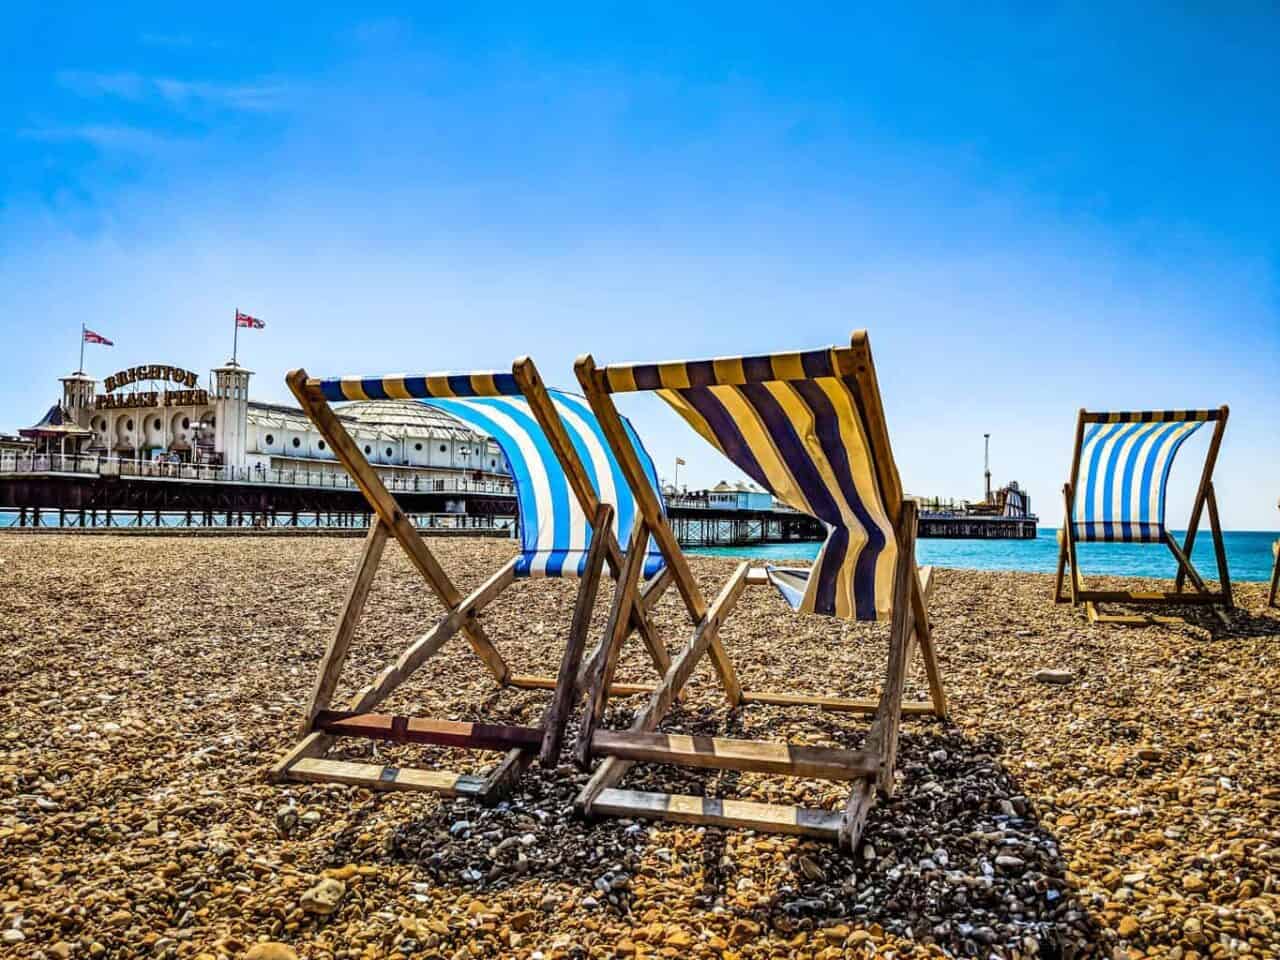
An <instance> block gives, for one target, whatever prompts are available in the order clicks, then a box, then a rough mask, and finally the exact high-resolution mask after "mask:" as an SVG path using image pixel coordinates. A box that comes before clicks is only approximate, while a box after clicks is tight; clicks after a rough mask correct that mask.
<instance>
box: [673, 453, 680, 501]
mask: <svg viewBox="0 0 1280 960" xmlns="http://www.w3.org/2000/svg"><path fill="white" fill-rule="evenodd" d="M673 486H674V487H675V488H676V489H675V492H676V493H679V492H680V458H679V457H676V479H675V483H674V484H673Z"/></svg>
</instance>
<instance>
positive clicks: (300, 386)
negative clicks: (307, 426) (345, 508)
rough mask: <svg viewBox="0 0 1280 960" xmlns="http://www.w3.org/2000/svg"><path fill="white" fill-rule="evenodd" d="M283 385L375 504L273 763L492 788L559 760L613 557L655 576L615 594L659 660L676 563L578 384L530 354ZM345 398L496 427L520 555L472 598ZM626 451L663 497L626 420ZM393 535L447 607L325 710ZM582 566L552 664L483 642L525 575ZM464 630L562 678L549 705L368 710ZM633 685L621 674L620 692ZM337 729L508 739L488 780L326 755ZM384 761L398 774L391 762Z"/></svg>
mask: <svg viewBox="0 0 1280 960" xmlns="http://www.w3.org/2000/svg"><path fill="white" fill-rule="evenodd" d="M288 383H289V386H290V388H291V389H292V390H293V392H294V395H295V396H296V397H297V398H298V401H299V403H300V404H301V405H302V408H303V410H304V411H305V412H306V413H307V415H308V416H309V417H310V418H311V420H312V422H313V423H315V425H316V427H317V428H318V429H319V430H320V432H321V433H322V435H323V436H324V438H325V440H326V441H327V442H328V444H329V447H330V449H331V450H332V451H333V453H334V455H335V456H336V457H337V458H338V459H339V461H340V462H341V463H342V464H343V466H345V467H346V468H347V470H348V472H349V473H350V474H351V476H352V477H353V479H354V480H355V481H356V484H357V486H358V487H359V488H360V490H361V492H362V493H363V494H364V496H365V498H366V499H367V500H368V501H369V504H370V506H371V507H372V508H373V510H374V512H375V514H376V515H377V522H376V523H374V524H373V525H372V527H371V529H370V534H369V538H368V540H367V541H366V547H365V553H364V555H363V557H362V560H361V564H360V567H359V568H358V570H357V573H356V578H355V581H354V583H353V585H352V588H351V590H350V592H349V594H348V600H347V608H346V609H345V610H344V611H343V614H342V617H341V619H340V620H339V627H338V629H337V630H336V631H335V634H334V637H333V639H332V640H331V642H330V648H329V652H328V653H327V654H326V656H325V658H324V661H323V662H322V665H321V678H320V680H319V681H318V683H317V686H316V690H315V692H314V693H313V695H312V698H311V701H310V702H309V704H308V706H307V714H306V721H305V723H304V731H303V732H304V739H303V741H302V742H301V743H300V744H298V745H297V746H296V747H295V748H294V749H293V750H292V751H290V753H289V754H288V755H287V756H286V757H285V758H284V759H283V760H282V761H281V762H280V763H279V764H278V765H277V767H276V775H277V777H279V778H281V779H302V780H326V781H329V780H336V781H340V782H345V783H356V784H360V785H364V786H368V787H371V788H375V789H422V790H432V791H436V792H443V793H449V794H454V795H459V794H460V795H471V796H479V797H483V798H487V799H492V798H494V797H496V796H497V795H499V794H501V793H502V792H505V791H506V790H508V789H509V788H510V786H511V784H512V782H514V780H515V779H516V777H518V776H519V774H520V772H521V771H522V770H523V769H524V767H525V766H526V765H527V764H528V762H529V760H530V759H531V758H532V756H533V755H534V753H535V752H538V753H539V759H540V762H541V763H542V764H543V766H554V765H555V764H556V763H557V762H558V757H559V754H560V748H561V744H562V741H563V736H564V729H565V724H566V722H567V720H568V715H569V711H570V710H571V708H572V705H573V701H574V699H575V694H576V692H577V691H578V690H580V689H581V688H582V685H583V684H584V683H585V679H584V678H585V676H586V675H587V672H588V671H589V670H591V669H593V668H595V665H596V661H598V660H599V659H600V658H601V654H602V653H603V652H604V650H605V648H604V646H603V645H601V647H600V651H599V652H598V653H597V655H596V656H595V657H593V658H592V659H591V661H590V663H589V664H588V665H587V669H586V670H580V668H581V667H582V659H583V651H584V646H585V642H586V634H587V631H588V630H589V628H590V621H591V611H592V609H593V606H594V603H595V598H596V593H597V590H598V586H599V583H600V580H601V577H602V575H603V572H604V570H605V569H608V570H609V571H610V572H612V573H613V574H614V575H615V576H621V575H623V573H625V572H630V574H632V575H634V576H636V577H637V578H638V577H640V576H647V577H650V578H651V579H650V582H649V583H648V584H647V585H646V587H645V589H644V591H641V592H640V594H639V595H638V596H637V595H635V594H634V593H633V594H632V595H631V596H630V597H629V602H628V603H627V605H626V606H625V608H617V606H616V605H615V608H616V612H617V616H618V618H619V620H620V622H621V623H622V625H623V626H624V627H625V628H626V633H627V634H629V633H630V632H631V630H637V629H638V630H639V631H640V633H641V635H642V636H643V638H644V640H645V642H646V646H648V648H649V654H650V656H651V657H652V658H653V661H654V664H655V666H656V667H657V668H658V672H659V673H660V674H661V673H662V672H663V671H665V670H666V669H667V666H668V665H669V663H670V658H669V656H668V655H667V652H666V648H665V646H664V645H663V644H662V642H661V640H660V639H659V638H658V637H657V635H656V633H655V632H654V630H653V627H652V624H651V623H650V621H649V618H648V616H647V610H648V608H649V606H650V605H651V604H652V603H654V602H656V601H657V599H658V597H659V596H660V595H661V593H662V591H663V589H665V586H666V584H667V583H669V582H670V577H668V576H666V575H665V574H663V557H662V554H661V553H660V552H658V551H657V550H656V549H654V548H652V547H651V546H650V545H648V538H647V537H644V536H642V535H639V536H637V535H636V534H637V532H638V530H639V528H638V526H637V524H636V523H635V517H636V514H637V504H636V500H635V498H634V497H633V496H632V495H631V492H630V488H629V487H628V485H627V483H626V482H625V480H624V478H623V474H622V471H621V468H620V467H619V465H618V462H617V459H616V458H615V456H614V454H613V452H612V448H611V446H610V444H609V442H608V441H607V440H606V439H605V435H604V433H603V431H602V429H601V425H600V423H599V421H598V420H597V419H596V417H595V415H594V414H593V413H592V412H591V409H590V407H589V406H588V405H587V403H586V402H585V400H583V398H581V397H576V396H573V395H572V394H568V393H564V392H562V391H559V390H549V389H547V388H546V387H545V386H544V385H543V382H542V380H541V378H540V377H539V375H538V372H537V369H536V368H535V367H534V365H533V362H532V361H531V360H529V359H528V358H527V357H525V358H521V359H519V360H517V361H516V362H515V364H513V366H512V372H511V373H468V374H438V375H435V374H433V375H428V376H409V375H393V376H384V377H337V378H330V379H316V378H311V377H308V376H307V374H306V372H305V371H302V370H298V371H294V372H293V373H291V374H290V375H289V377H288ZM344 400H418V401H421V402H422V403H424V404H427V405H429V406H431V407H434V408H435V409H438V410H441V411H444V412H446V413H448V414H450V415H452V416H453V417H455V418H457V419H458V420H460V421H462V422H463V423H465V424H466V425H468V426H469V427H471V428H472V429H473V430H475V431H476V432H477V433H480V434H483V435H486V436H489V437H492V438H493V439H494V440H495V441H496V442H497V443H498V445H499V446H500V447H501V448H502V452H503V455H504V456H505V458H506V461H507V463H508V464H509V465H510V467H511V472H512V477H513V480H514V485H515V491H516V505H517V509H518V513H519V525H520V553H519V555H518V556H516V557H514V558H513V559H512V560H511V561H509V562H508V563H507V564H505V565H504V566H503V567H502V568H501V569H500V570H499V571H497V572H496V573H495V574H493V575H492V576H491V577H489V579H487V580H486V581H485V582H484V583H483V584H481V585H480V587H478V588H477V589H476V590H475V591H473V592H472V593H471V594H470V595H468V596H463V595H462V593H461V592H460V591H459V590H458V589H457V588H456V587H455V586H454V584H453V582H452V581H451V580H450V578H449V575H448V574H447V573H446V572H445V571H444V569H443V567H442V566H441V565H440V563H439V562H438V561H437V560H436V559H435V557H434V556H433V555H432V553H431V551H430V550H429V549H428V548H427V546H426V544H425V543H424V542H423V540H422V538H421V536H420V535H419V534H418V532H417V530H416V529H415V528H414V526H413V524H412V523H411V522H410V521H409V520H408V519H407V517H406V515H405V513H404V511H402V510H401V509H400V508H399V506H398V504H397V503H396V501H395V499H394V498H393V497H392V495H391V494H390V493H389V492H388V491H387V489H386V487H385V486H384V485H383V483H382V481H381V479H380V478H379V476H378V474H377V472H376V471H375V470H374V469H373V468H372V467H371V466H370V464H369V462H368V461H367V460H366V459H365V457H364V455H363V453H361V451H360V448H359V446H358V445H357V444H356V443H355V442H354V441H353V440H352V439H351V437H350V435H349V434H348V433H347V432H346V429H345V427H344V426H343V424H342V422H341V420H340V419H339V418H338V416H337V414H335V413H334V411H333V409H332V408H331V407H330V406H329V403H330V402H336V401H344ZM623 429H624V431H625V436H626V438H627V449H628V453H629V454H630V456H632V457H633V458H635V459H636V460H637V461H638V462H640V463H641V464H643V470H644V477H645V482H646V485H647V486H646V489H647V490H648V492H649V493H650V495H651V496H653V497H655V498H657V500H658V503H659V504H661V498H660V496H659V494H658V478H657V474H656V472H655V471H654V468H653V462H652V460H651V459H650V458H649V455H648V453H647V452H646V451H645V449H644V445H643V444H642V443H641V442H640V438H639V437H638V436H637V435H636V433H635V431H634V430H633V429H631V426H630V424H625V425H624V427H623ZM389 536H394V537H395V538H396V540H397V541H399V543H400V545H401V546H402V547H403V548H404V549H405V551H406V553H408V555H409V557H410V559H411V560H412V561H413V563H414V565H415V566H416V567H417V569H418V570H419V572H420V573H421V574H422V576H423V577H424V578H425V579H426V580H427V582H428V583H429V584H430V586H431V588H432V590H433V591H434V592H435V593H436V595H437V596H438V597H439V599H440V600H441V601H442V602H443V603H444V605H445V607H446V611H447V612H446V615H445V617H444V618H443V619H442V620H440V621H439V622H438V623H437V625H436V627H435V628H434V629H433V630H432V631H431V632H429V633H428V634H427V635H426V636H424V637H421V638H419V639H418V640H417V641H415V642H414V644H413V645H412V646H411V647H410V648H409V649H408V650H407V651H406V652H405V653H404V654H403V655H402V656H401V657H400V659H399V660H398V661H397V662H396V663H395V664H394V665H392V666H391V667H388V668H387V670H385V671H383V673H382V674H380V675H379V677H378V679H377V680H376V681H375V682H374V684H373V685H371V686H370V687H366V688H365V689H364V690H362V691H361V692H360V693H359V694H357V696H356V697H355V699H353V700H352V701H351V703H350V705H349V707H348V709H347V710H345V711H334V710H330V709H329V701H330V699H331V697H332V695H333V691H334V689H335V686H336V683H337V677H338V673H339V671H340V670H341V668H342V663H343V661H344V659H345V657H346V650H347V646H348V644H349V642H350V637H351V633H352V631H354V628H355V624H356V622H357V621H358V619H359V616H360V609H361V606H362V604H363V601H364V595H365V594H367V592H368V585H369V582H370V580H371V579H372V575H373V571H374V570H376V568H377V564H378V562H379V559H380V557H381V552H382V545H383V543H384V542H385V540H386V538H387V537H389ZM534 577H537V578H545V577H574V578H578V591H577V599H576V601H575V605H574V615H573V620H572V624H571V626H570V628H569V630H568V643H567V644H566V646H565V649H564V653H563V656H562V658H561V662H560V669H559V673H558V675H557V676H556V677H540V676H531V675H525V674H514V673H512V672H511V671H510V669H509V668H508V667H507V664H506V662H505V661H504V660H503V658H502V656H501V654H499V653H498V651H497V649H496V648H495V647H494V645H493V643H492V642H491V641H490V640H489V638H488V637H487V635H486V634H485V631H484V629H483V627H482V626H481V624H480V621H479V614H480V612H481V610H483V609H484V608H485V607H486V606H488V604H490V603H491V602H493V600H494V599H495V598H496V597H498V596H499V595H500V594H501V593H502V592H503V591H504V590H505V589H506V588H507V587H508V586H510V585H511V584H512V583H513V582H514V581H515V580H517V579H520V578H534ZM455 633H462V634H463V635H464V636H465V637H466V639H467V640H468V642H469V643H470V644H471V647H472V649H473V650H475V652H476V653H477V654H478V655H479V656H480V657H481V658H482V659H483V661H484V662H485V664H486V665H487V666H488V668H489V670H490V671H491V672H492V673H493V675H494V677H495V679H496V680H497V681H498V682H499V683H500V684H502V685H509V686H514V687H520V688H525V689H553V690H554V691H555V693H554V697H553V699H552V703H551V704H550V706H549V707H548V709H547V712H546V715H545V717H544V720H543V723H542V725H541V726H539V727H526V726H517V725H510V724H473V723H458V722H454V721H442V720H433V719H428V718H411V717H392V716H384V715H381V714H373V713H370V712H369V711H371V710H372V709H373V708H374V707H375V706H376V705H377V704H378V703H380V702H381V701H382V700H383V699H385V698H386V697H387V696H388V695H390V693H391V692H392V691H393V690H394V689H395V688H396V687H397V686H398V685H399V684H400V683H402V682H403V681H404V680H405V679H406V678H407V677H408V676H409V674H411V673H412V672H413V671H414V670H415V669H416V668H417V667H418V666H420V665H421V664H422V662H423V661H425V660H426V659H428V658H429V657H430V656H432V655H433V654H435V653H436V652H437V651H439V649H440V648H441V647H442V646H443V645H444V643H445V641H447V640H448V639H449V637H451V636H452V635H453V634H455ZM636 689H651V688H636V687H634V686H624V685H620V690H621V691H622V692H635V690H636ZM334 736H365V737H376V738H380V739H387V740H393V741H397V742H414V743H434V744H443V745H448V746H453V747H461V748H474V749H482V750H494V749H498V750H506V751H507V757H506V759H505V760H504V761H503V762H502V763H501V764H499V765H498V767H497V768H496V769H495V770H494V771H493V772H492V773H491V774H490V775H489V776H488V777H486V778H483V779H481V778H476V777H468V776H466V775H462V774H454V773H448V772H444V771H438V770H413V771H410V770H401V769H399V768H371V767H369V766H368V765H361V764H351V763H349V762H347V761H335V760H326V759H324V758H323V754H324V752H325V750H326V749H327V746H328V742H329V740H331V739H332V738H333V737H334ZM389 771H390V772H389Z"/></svg>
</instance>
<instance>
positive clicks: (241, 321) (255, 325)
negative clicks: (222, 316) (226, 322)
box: [236, 310, 266, 330]
mask: <svg viewBox="0 0 1280 960" xmlns="http://www.w3.org/2000/svg"><path fill="white" fill-rule="evenodd" d="M236 326H237V327H249V328H250V329H253V330H261V329H262V328H263V327H265V326H266V324H265V323H263V322H262V321H261V320H259V319H258V318H257V317H251V316H249V315H248V314H247V313H241V312H240V311H239V310H237V311H236Z"/></svg>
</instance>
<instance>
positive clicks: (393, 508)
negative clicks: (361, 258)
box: [285, 370, 510, 684]
mask: <svg viewBox="0 0 1280 960" xmlns="http://www.w3.org/2000/svg"><path fill="white" fill-rule="evenodd" d="M285 380H286V382H287V383H288V384H289V389H290V390H292V391H293V395H294V396H295V397H296V398H297V400H298V403H299V404H300V405H301V407H302V409H303V411H304V412H305V413H306V414H307V416H308V417H309V418H310V419H311V422H312V423H314V424H315V425H316V428H317V429H318V430H319V431H320V433H321V434H322V435H323V436H324V438H325V439H326V440H327V441H328V443H329V447H330V449H331V450H332V451H333V453H334V456H336V457H337V458H338V459H339V460H340V461H341V462H342V465H343V466H344V467H346V468H347V472H348V473H349V474H350V475H351V478H352V479H353V480H354V481H355V483H356V486H358V487H359V488H360V491H361V492H362V493H363V494H364V496H365V499H366V500H367V501H368V502H369V505H370V506H371V507H373V509H374V511H375V512H376V513H377V515H378V517H379V518H380V519H381V520H382V522H383V523H385V524H386V525H387V527H388V528H389V529H390V531H391V533H392V534H393V535H394V536H395V538H396V540H397V541H398V542H399V543H400V546H401V547H402V548H403V549H404V551H405V553H406V554H408V556H409V559H410V560H411V561H412V562H413V564H414V566H416V567H417V568H418V572H419V573H421V574H422V577H423V579H425V580H426V581H427V583H428V585H430V587H431V589H432V590H433V591H435V593H436V596H437V597H439V599H440V601H441V602H442V603H443V604H444V605H445V606H446V607H449V608H455V607H457V605H458V604H459V602H460V601H461V600H462V594H461V593H459V592H458V588H457V587H455V586H454V585H453V581H452V580H450V579H449V575H448V574H447V573H445V571H444V569H443V568H442V567H441V566H440V564H439V562H438V561H437V560H436V558H435V556H433V555H432V553H431V551H430V550H428V549H427V545H426V544H425V543H424V542H423V540H422V537H421V536H420V535H419V534H418V531H417V528H415V527H414V526H413V524H412V523H410V522H409V518H408V517H406V516H405V515H404V513H403V512H402V511H401V510H400V506H399V504H397V503H396V501H395V498H394V497H392V496H391V494H390V493H388V492H387V488H386V487H385V486H384V485H383V483H382V480H381V479H379V477H378V474H377V472H376V471H374V469H373V468H372V467H371V466H369V461H367V460H366V459H365V458H364V454H362V453H361V452H360V448H359V447H358V446H357V445H356V443H355V441H353V440H352V439H351V436H350V434H348V433H347V430H346V428H345V427H344V426H343V425H342V423H341V421H339V420H338V418H337V416H336V415H335V414H334V412H333V410H332V409H331V408H330V406H329V403H328V401H326V400H325V399H324V396H323V394H321V393H320V392H319V388H318V387H314V388H313V387H312V385H311V384H309V383H308V377H307V372H306V371H305V370H294V371H293V372H291V373H290V374H289V375H288V376H287V377H286V378H285ZM463 633H464V635H465V636H466V638H467V641H468V642H469V643H470V644H471V647H472V649H473V650H475V652H476V654H477V655H478V656H479V657H480V659H481V660H483V661H484V663H485V666H487V667H488V668H489V672H490V673H492V674H493V676H494V679H495V680H497V681H498V683H500V684H505V683H506V682H507V678H508V676H509V675H510V670H509V669H508V667H507V664H506V662H505V661H504V660H503V659H502V655H501V654H500V653H498V651H497V649H496V648H495V647H494V646H493V644H492V643H491V642H490V641H489V638H488V637H487V636H485V633H484V629H483V628H482V627H481V626H480V624H479V623H478V622H475V621H471V622H469V623H468V624H467V625H466V626H465V627H464V628H463Z"/></svg>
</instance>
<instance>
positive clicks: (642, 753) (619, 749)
mask: <svg viewBox="0 0 1280 960" xmlns="http://www.w3.org/2000/svg"><path fill="white" fill-rule="evenodd" d="M591 750H592V753H595V754H597V755H601V756H606V757H619V758H621V759H623V760H632V761H644V762H648V763H669V764H674V765H676V766H681V767H709V768H713V769H718V770H747V771H750V772H752V773H772V774H776V775H778V776H786V777H809V778H816V779H822V780H856V779H857V778H858V777H864V776H867V775H869V774H877V773H879V772H880V758H879V756H877V755H875V754H871V753H865V752H862V751H858V750H840V749H837V748H835V747H810V746H804V745H798V744H791V743H771V742H768V741H762V740H730V739H725V738H722V737H690V736H686V735H684V734H679V733H632V732H630V731H621V730H602V731H600V732H598V733H597V734H596V735H595V736H594V737H592V738H591Z"/></svg>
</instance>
